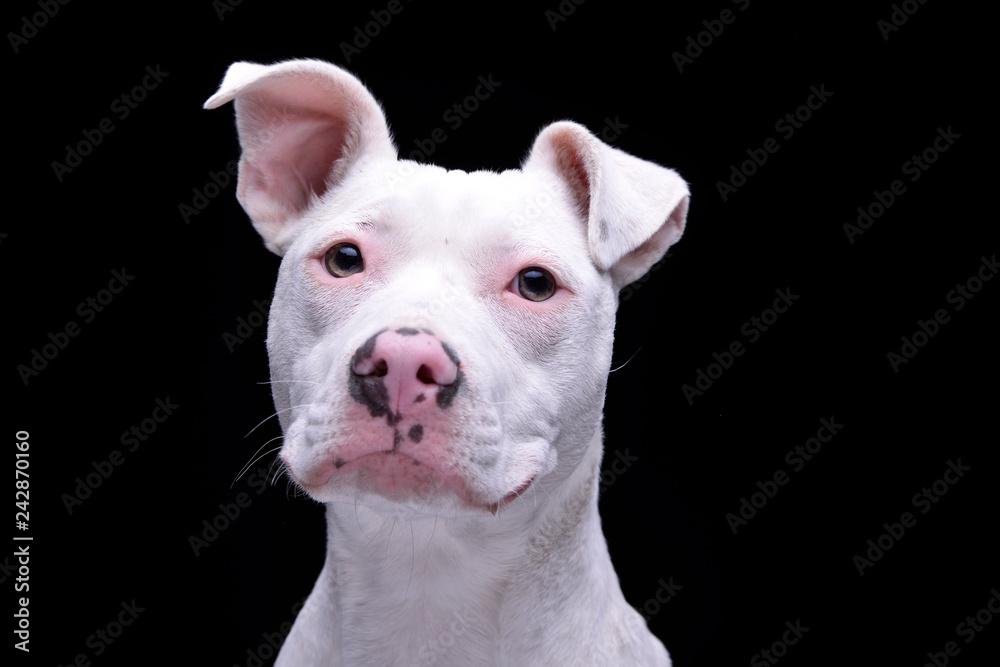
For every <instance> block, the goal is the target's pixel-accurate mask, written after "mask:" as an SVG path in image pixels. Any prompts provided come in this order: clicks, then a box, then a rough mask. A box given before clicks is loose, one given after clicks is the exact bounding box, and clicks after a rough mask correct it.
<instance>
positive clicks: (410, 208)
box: [205, 60, 688, 667]
mask: <svg viewBox="0 0 1000 667" xmlns="http://www.w3.org/2000/svg"><path fill="white" fill-rule="evenodd" d="M230 101H234V102H235V106H236V124H237V129H238V131H239V138H240V145H241V147H242V156H241V158H240V163H239V178H238V186H237V197H238V199H239V201H240V203H241V204H242V205H243V208H244V209H245V210H246V212H247V214H248V215H249V217H250V219H251V220H252V221H253V224H254V226H255V227H256V229H257V231H258V232H259V233H260V235H261V236H262V237H263V239H264V243H265V245H266V246H267V248H269V249H270V250H271V251H273V252H275V253H277V254H278V255H280V256H281V257H282V263H281V268H280V270H279V273H278V281H277V286H276V288H275V294H274V300H273V302H272V305H271V309H270V319H269V322H268V332H267V349H268V354H269V357H270V365H271V377H272V380H273V384H272V387H273V393H274V402H275V406H276V408H277V410H278V414H279V415H280V418H281V427H282V430H283V431H284V445H283V447H282V450H281V459H282V462H283V464H284V467H285V470H286V471H287V473H288V474H289V476H290V477H291V479H292V480H294V482H295V483H296V484H297V485H298V486H299V487H300V488H301V489H302V490H304V491H305V493H307V494H308V495H309V496H311V497H312V498H314V499H315V500H317V501H320V502H323V503H325V504H326V506H327V531H328V541H327V543H328V547H327V555H326V562H325V565H324V567H323V569H322V571H321V572H320V574H319V579H318V580H317V582H316V584H315V587H314V588H313V591H312V594H311V595H310V597H309V599H308V602H307V604H306V605H305V607H304V608H303V610H302V611H301V613H300V614H299V615H298V618H297V619H296V621H295V625H294V627H293V628H292V630H291V633H290V634H289V636H288V638H287V640H286V642H285V645H284V647H283V648H282V650H281V654H280V656H279V657H278V663H277V664H278V665H281V666H282V667H290V666H293V667H303V666H311V665H324V666H328V665H406V666H409V665H430V664H435V665H462V666H468V665H509V666H517V667H521V666H524V665H615V666H620V665H643V666H649V665H669V664H670V660H669V658H668V656H667V652H666V650H665V649H664V647H663V645H662V644H661V643H660V641H659V640H658V639H657V638H656V637H654V636H653V635H652V634H651V633H650V632H649V630H648V629H647V628H646V625H645V622H644V621H643V619H642V617H641V616H640V615H639V614H638V613H637V612H636V611H635V610H633V609H632V607H630V606H629V605H628V603H627V602H626V601H625V599H624V597H623V596H622V593H621V589H620V587H619V584H618V579H617V576H616V574H615V572H614V569H613V568H612V565H611V560H610V558H609V556H608V550H607V546H606V544H605V541H604V536H603V534H602V532H601V526H600V517H599V515H598V512H597V494H598V486H599V472H600V462H601V455H602V450H603V443H602V431H601V411H602V407H603V405H602V404H603V398H604V391H605V386H606V382H607V374H608V369H609V366H610V362H611V344H612V332H613V328H614V316H615V309H616V307H617V298H618V290H619V289H621V288H622V287H623V286H625V285H628V284H629V283H631V282H633V281H634V280H636V279H637V278H639V277H641V276H642V275H643V274H644V273H645V272H646V271H647V270H648V269H649V267H650V266H651V265H653V264H654V263H655V262H657V261H658V260H659V259H660V258H661V257H662V256H663V255H664V253H665V252H666V250H667V248H668V247H669V246H670V245H671V244H673V243H674V242H676V241H677V240H678V239H679V238H680V236H681V233H682V231H683V228H684V222H685V217H686V213H687V205H688V189H687V186H686V184H685V183H684V181H683V180H682V179H681V178H680V177H679V176H678V175H677V173H676V172H674V171H671V170H669V169H665V168H663V167H660V166H658V165H656V164H653V163H651V162H647V161H644V160H641V159H639V158H636V157H633V156H631V155H628V154H626V153H624V152H622V151H620V150H617V149H615V148H612V147H610V146H608V145H606V144H604V143H603V142H601V141H600V140H599V139H597V138H596V137H595V136H594V135H592V134H591V133H590V132H589V131H587V130H586V129H585V128H584V127H582V126H580V125H577V124H575V123H572V122H557V123H553V124H551V125H549V126H548V127H546V128H544V129H543V130H542V131H541V133H540V134H539V135H538V136H537V137H536V138H535V141H534V144H533V145H532V146H531V149H530V152H529V154H528V157H527V158H526V159H525V161H524V164H523V167H522V168H521V169H520V170H512V171H505V172H503V173H499V174H498V173H491V172H485V171H481V172H473V173H466V172H461V171H448V170H446V169H442V168H440V167H435V166H430V165H422V164H416V163H414V162H410V161H406V160H399V159H398V157H397V152H396V148H395V147H394V145H393V143H392V140H391V138H390V136H389V131H388V127H387V123H386V119H385V117H384V115H383V113H382V110H381V108H380V107H379V105H378V103H377V102H376V101H375V99H374V98H373V97H372V95H371V94H370V93H369V92H368V90H367V89H366V88H365V87H364V86H363V85H362V84H361V83H360V82H359V81H358V80H357V79H355V78H354V77H353V76H352V75H350V74H348V73H347V72H345V71H343V70H341V69H339V68H338V67H335V66H333V65H330V64H327V63H323V62H318V61H311V60H298V61H290V62H283V63H279V64H276V65H271V66H263V65H255V64H250V63H236V64H234V65H232V67H230V69H229V71H228V72H227V74H226V77H225V80H224V81H223V82H222V86H221V87H220V89H219V91H218V92H217V93H216V94H215V95H213V96H212V97H211V98H210V99H209V100H208V101H207V102H206V103H205V106H206V107H207V108H215V107H218V106H220V105H222V104H225V103H226V102H230ZM456 627H457V628H458V629H459V630H460V632H459V631H458V630H456V629H455V628H456ZM445 638H447V641H445Z"/></svg>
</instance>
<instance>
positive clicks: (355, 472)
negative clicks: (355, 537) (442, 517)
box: [286, 450, 537, 514]
mask: <svg viewBox="0 0 1000 667" xmlns="http://www.w3.org/2000/svg"><path fill="white" fill-rule="evenodd" d="M286 466H288V470H289V472H291V473H292V476H293V478H295V480H296V481H297V482H298V483H299V484H300V485H301V486H302V488H303V489H305V491H306V492H307V493H309V494H310V495H318V494H319V492H320V491H321V489H322V488H323V487H325V486H326V485H327V484H328V483H329V482H330V481H331V480H335V478H340V481H343V482H346V483H347V484H350V485H351V486H355V487H357V488H359V489H362V490H364V491H369V492H372V493H375V494H377V495H379V496H382V497H383V498H386V499H388V500H392V501H396V502H405V503H408V504H409V503H412V502H413V501H414V500H416V501H425V500H429V499H431V498H433V497H435V496H441V495H454V496H457V497H458V498H459V499H460V500H461V501H463V503H464V504H465V505H466V506H468V507H474V508H476V509H480V510H486V511H489V512H491V513H492V514H496V513H497V512H499V511H500V509H501V508H503V507H505V506H506V505H509V504H510V503H512V502H514V501H515V500H517V499H518V498H519V497H520V496H522V495H523V494H524V493H525V491H527V490H528V488H529V487H530V486H531V485H532V483H533V482H534V481H535V478H536V477H537V475H533V476H532V477H531V478H530V479H528V480H527V481H525V482H524V483H522V484H521V485H519V486H518V487H517V488H515V489H514V490H513V491H511V492H509V493H507V494H506V495H504V496H503V497H502V498H501V499H500V500H497V501H494V502H492V503H488V502H485V501H484V500H483V499H482V497H481V496H479V494H475V493H473V492H472V491H470V489H469V488H468V485H467V484H466V482H465V480H464V479H463V478H462V477H461V476H460V475H459V474H458V473H457V472H455V471H451V470H439V469H437V468H435V467H433V466H431V465H428V464H427V463H426V462H424V461H421V460H419V459H417V458H414V457H413V456H411V455H409V454H406V453H403V452H400V451H399V450H385V451H380V452H372V453H370V454H364V455H362V456H359V457H357V458H354V459H351V460H345V459H341V458H337V459H334V460H333V462H332V464H330V465H328V466H327V467H326V470H327V471H328V472H329V474H323V475H319V476H314V477H313V478H312V479H302V476H300V475H298V474H296V473H295V472H294V471H292V468H291V466H290V465H288V463H287V461H286ZM322 495H325V494H322Z"/></svg>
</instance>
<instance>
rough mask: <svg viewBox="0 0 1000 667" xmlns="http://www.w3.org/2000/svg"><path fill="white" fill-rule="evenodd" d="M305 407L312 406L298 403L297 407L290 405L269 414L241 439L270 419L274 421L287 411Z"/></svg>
mask: <svg viewBox="0 0 1000 667" xmlns="http://www.w3.org/2000/svg"><path fill="white" fill-rule="evenodd" d="M307 405H312V404H311V403H300V404H299V405H290V406H288V407H287V408H284V409H283V410H277V411H275V412H273V413H271V414H270V415H269V416H267V417H266V418H264V419H263V420H262V421H261V422H260V423H259V424H257V425H256V426H254V427H253V428H252V429H250V431H249V432H248V433H247V434H246V435H245V436H243V437H244V438H249V437H250V434H251V433H253V432H254V431H256V430H257V429H259V428H260V427H261V426H262V425H263V424H264V423H265V422H267V421H270V420H271V419H274V418H275V417H277V416H278V415H280V414H281V413H282V412H288V411H289V410H294V409H295V408H302V407H305V406H307Z"/></svg>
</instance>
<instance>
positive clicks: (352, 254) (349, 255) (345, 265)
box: [323, 243, 365, 278]
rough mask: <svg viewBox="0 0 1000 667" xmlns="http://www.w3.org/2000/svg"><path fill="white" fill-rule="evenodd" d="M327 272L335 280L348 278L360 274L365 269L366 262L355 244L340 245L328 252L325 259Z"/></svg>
mask: <svg viewBox="0 0 1000 667" xmlns="http://www.w3.org/2000/svg"><path fill="white" fill-rule="evenodd" d="M323 263H324V264H326V270H327V271H329V272H330V275H331V276H333V277H334V278H346V277H347V276H352V275H354V274H355V273H360V272H361V271H363V270H364V268H365V261H364V260H363V259H361V251H360V250H358V246H356V245H354V244H353V243H338V244H337V245H335V246H333V247H332V248H330V249H329V250H327V251H326V257H325V258H324V259H323Z"/></svg>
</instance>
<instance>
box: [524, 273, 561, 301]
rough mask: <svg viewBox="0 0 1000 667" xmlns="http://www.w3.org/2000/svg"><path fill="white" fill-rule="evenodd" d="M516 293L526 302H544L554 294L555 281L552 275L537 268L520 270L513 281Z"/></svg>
mask: <svg viewBox="0 0 1000 667" xmlns="http://www.w3.org/2000/svg"><path fill="white" fill-rule="evenodd" d="M514 287H515V288H516V290H517V293H518V294H520V295H521V296H523V297H524V298H525V299H527V300H528V301H545V300H546V299H548V298H549V297H551V296H552V295H553V294H555V292H556V281H555V278H553V277H552V274H551V273H549V272H548V271H546V270H545V269H543V268H541V267H539V266H529V267H528V268H526V269H521V271H520V272H519V273H518V274H517V278H515V279H514Z"/></svg>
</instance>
